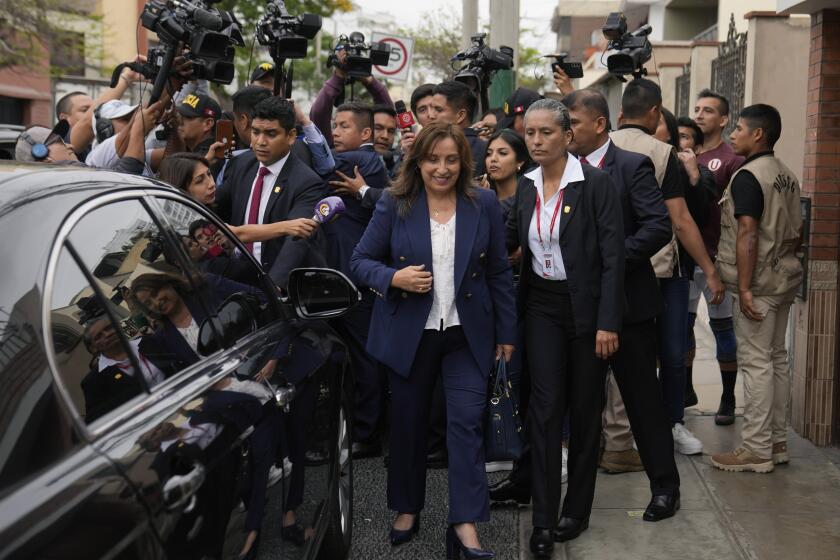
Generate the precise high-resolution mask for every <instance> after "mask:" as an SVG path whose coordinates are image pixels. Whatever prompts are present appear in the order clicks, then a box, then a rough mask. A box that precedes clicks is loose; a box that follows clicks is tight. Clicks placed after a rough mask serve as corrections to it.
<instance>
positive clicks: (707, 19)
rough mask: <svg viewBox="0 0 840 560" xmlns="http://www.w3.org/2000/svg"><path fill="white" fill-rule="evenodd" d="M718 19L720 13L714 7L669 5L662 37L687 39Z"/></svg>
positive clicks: (666, 38)
mask: <svg viewBox="0 0 840 560" xmlns="http://www.w3.org/2000/svg"><path fill="white" fill-rule="evenodd" d="M717 20H718V13H717V11H716V10H715V9H714V8H712V9H708V8H671V7H667V8H666V9H665V17H664V28H663V34H662V38H663V39H665V40H683V41H687V40H690V39H692V38H693V37H694V36H695V35H697V34H699V33H701V32H702V31H704V30H706V29H708V28H709V27H711V26H712V25H714V24H715V22H717Z"/></svg>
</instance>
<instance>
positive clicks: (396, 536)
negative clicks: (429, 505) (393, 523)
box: [388, 513, 420, 546]
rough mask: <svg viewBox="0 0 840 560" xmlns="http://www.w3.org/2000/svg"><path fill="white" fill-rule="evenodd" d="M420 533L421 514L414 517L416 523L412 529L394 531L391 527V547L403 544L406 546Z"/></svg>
mask: <svg viewBox="0 0 840 560" xmlns="http://www.w3.org/2000/svg"><path fill="white" fill-rule="evenodd" d="M418 532H420V514H419V513H418V514H415V516H414V523H412V524H411V528H410V529H406V530H403V529H394V528H393V527H391V531H390V533H388V538H389V539H390V541H391V546H400V545H401V544H405V543H407V542H408V541H410V540H411V539H413V538H414V535H416V534H417V533H418Z"/></svg>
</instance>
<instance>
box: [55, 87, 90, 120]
mask: <svg viewBox="0 0 840 560" xmlns="http://www.w3.org/2000/svg"><path fill="white" fill-rule="evenodd" d="M79 95H87V94H86V93H85V92H83V91H71V92H70V93H68V94H67V95H64V96H62V97H61V99H59V100H58V101H57V102H56V104H55V118H56V119H58V115H60V114H61V113H67V112H68V111H70V103H71V102H72V101H73V98H74V97H77V96H79Z"/></svg>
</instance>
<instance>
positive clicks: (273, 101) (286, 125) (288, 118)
mask: <svg viewBox="0 0 840 560" xmlns="http://www.w3.org/2000/svg"><path fill="white" fill-rule="evenodd" d="M251 118H252V119H265V120H267V121H278V122H279V123H280V126H281V127H283V129H284V130H286V132H289V131H291V130H292V129H293V128H294V127H295V109H294V107H293V106H292V104H291V103H290V102H289V100H288V99H283V98H282V97H274V96H273V95H272V96H271V97H266V98H265V99H263V100H262V101H260V102H259V103H257V106H256V107H254V112H253V114H252V115H251Z"/></svg>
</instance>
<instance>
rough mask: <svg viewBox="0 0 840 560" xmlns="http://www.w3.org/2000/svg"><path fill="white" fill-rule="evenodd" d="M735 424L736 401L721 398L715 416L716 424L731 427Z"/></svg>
mask: <svg viewBox="0 0 840 560" xmlns="http://www.w3.org/2000/svg"><path fill="white" fill-rule="evenodd" d="M734 423H735V401H734V400H731V399H727V398H726V397H721V399H720V406H719V407H718V411H717V414H715V424H717V425H718V426H731V425H732V424H734Z"/></svg>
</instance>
